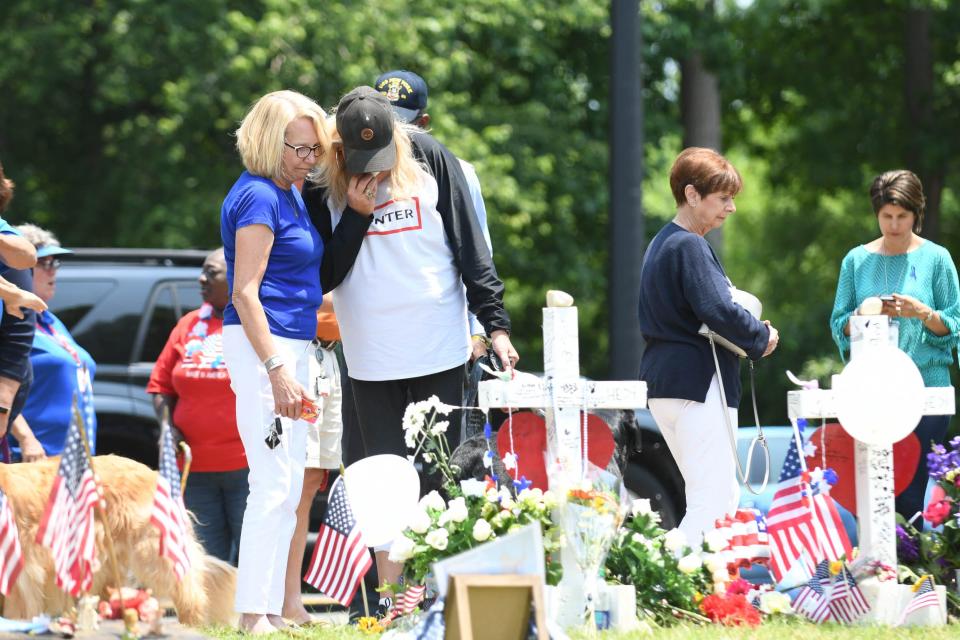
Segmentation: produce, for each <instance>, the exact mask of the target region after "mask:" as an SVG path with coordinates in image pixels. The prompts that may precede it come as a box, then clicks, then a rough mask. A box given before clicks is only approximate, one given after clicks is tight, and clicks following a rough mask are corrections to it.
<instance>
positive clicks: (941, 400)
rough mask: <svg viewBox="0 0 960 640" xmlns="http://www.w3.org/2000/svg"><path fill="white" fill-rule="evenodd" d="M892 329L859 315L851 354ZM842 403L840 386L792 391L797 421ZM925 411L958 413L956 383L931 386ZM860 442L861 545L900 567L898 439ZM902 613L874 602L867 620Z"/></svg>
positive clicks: (891, 337)
mask: <svg viewBox="0 0 960 640" xmlns="http://www.w3.org/2000/svg"><path fill="white" fill-rule="evenodd" d="M891 329H892V328H891V327H890V325H889V322H888V318H887V317H886V316H853V317H852V318H851V323H850V337H851V350H850V357H851V359H853V358H856V357H858V356H859V355H860V354H861V353H864V352H866V351H868V350H869V349H872V348H875V347H876V346H879V345H884V344H891V343H892V344H894V346H895V345H896V342H895V339H896V338H895V332H894V333H892V332H891ZM894 331H895V330H894ZM836 406H837V398H836V393H835V391H834V390H827V389H805V390H802V391H788V392H787V413H788V415H789V417H790V420H791V421H794V420H796V419H797V418H832V417H836V415H837V409H836ZM923 413H924V415H933V416H938V415H953V414H954V413H955V397H954V389H953V387H926V389H925V397H924V409H923ZM921 444H922V443H921ZM855 445H856V446H855V450H854V464H855V467H856V486H857V524H858V525H859V547H860V551H861V553H862V554H864V555H865V556H866V557H868V558H872V559H874V560H879V561H881V562H883V563H885V564H888V565H890V566H891V567H893V568H894V570H896V568H897V533H896V507H895V503H894V490H893V443H892V442H891V443H890V444H889V445H884V446H875V445H869V444H866V443H863V442H860V441H859V440H858V441H855ZM821 446H823V444H821ZM924 447H925V445H924ZM925 454H926V452H925V451H923V452H922V453H921V455H925ZM887 586H888V587H889V590H896V588H898V587H904V586H905V585H897V584H889V585H887ZM907 588H908V589H909V587H907ZM868 597H869V596H868ZM878 597H879V596H878ZM874 604H876V603H874ZM896 614H899V609H898V610H896V611H885V610H882V608H878V607H876V606H874V608H873V610H871V612H870V614H869V615H868V616H867V617H866V620H868V621H873V622H891V621H892V619H890V620H888V618H889V617H890V616H891V615H896Z"/></svg>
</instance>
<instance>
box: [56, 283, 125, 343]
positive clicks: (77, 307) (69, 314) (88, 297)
mask: <svg viewBox="0 0 960 640" xmlns="http://www.w3.org/2000/svg"><path fill="white" fill-rule="evenodd" d="M116 286H117V282H116V280H64V281H62V282H61V283H60V286H58V287H57V293H56V295H55V296H54V297H53V299H52V300H51V301H50V310H51V311H53V312H54V313H55V314H56V315H57V317H58V318H60V321H61V322H63V324H65V325H66V327H67V329H69V330H70V331H73V328H74V327H75V326H76V324H77V323H78V322H80V321H81V320H82V319H83V317H84V316H85V315H87V313H89V312H90V310H91V309H93V307H95V306H96V305H97V303H99V302H100V301H101V300H102V299H103V298H104V297H106V295H107V294H108V293H110V291H111V290H113V289H114V288H115V287H116Z"/></svg>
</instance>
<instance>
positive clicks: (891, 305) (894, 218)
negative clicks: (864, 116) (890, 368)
mask: <svg viewBox="0 0 960 640" xmlns="http://www.w3.org/2000/svg"><path fill="white" fill-rule="evenodd" d="M870 201H871V202H872V204H873V211H874V213H875V214H876V216H877V224H878V225H879V227H880V237H879V238H877V239H876V240H873V241H872V242H869V243H867V244H864V245H860V246H858V247H855V248H854V249H852V250H851V251H850V252H849V253H848V254H847V256H846V257H845V258H844V259H843V264H842V265H841V266H840V281H839V283H838V284H837V296H836V300H835V301H834V304H833V313H832V314H831V316H830V329H831V332H832V334H833V339H834V341H835V342H836V343H837V346H838V347H839V348H840V355H841V356H842V357H844V358H846V357H847V354H848V353H849V351H850V316H851V315H853V314H855V313H856V310H857V308H859V306H860V304H861V303H862V302H863V301H864V300H865V299H866V298H869V297H871V296H882V297H883V298H884V303H883V313H884V314H885V315H887V316H890V317H891V318H893V319H894V320H896V321H897V322H899V331H900V348H901V349H902V350H903V351H904V352H906V354H907V355H909V356H910V357H911V358H912V359H913V362H914V363H915V364H916V365H917V368H919V369H920V374H921V375H922V376H923V382H924V384H925V385H926V386H928V387H947V386H950V371H949V368H950V366H951V365H952V364H953V363H954V356H953V350H954V348H956V346H957V339H958V331H960V285H958V281H957V269H956V267H955V266H954V263H953V258H951V257H950V252H949V251H947V250H946V249H945V248H944V247H941V246H940V245H938V244H936V243H934V242H932V241H930V240H926V239H924V238H922V237H920V235H918V234H919V233H920V230H921V228H922V226H923V212H924V208H925V205H926V200H925V198H924V195H923V185H922V184H921V183H920V179H919V178H918V177H917V176H916V175H915V174H914V173H913V172H911V171H907V170H905V169H899V170H896V171H887V172H886V173H883V174H881V175H879V176H877V177H876V178H875V179H874V181H873V184H872V185H871V187H870ZM949 423H950V418H949V417H948V416H924V417H923V419H921V420H920V423H919V424H918V425H917V428H916V430H915V431H914V433H916V435H917V437H918V438H919V439H920V446H921V447H922V451H923V455H921V456H920V464H919V465H918V466H917V471H916V474H915V475H914V477H913V480H912V482H911V483H910V485H909V486H908V487H907V489H906V490H905V491H904V492H903V493H901V494H900V495H899V496H898V497H897V512H898V513H900V514H901V515H903V516H904V517H906V518H910V517H912V516H913V515H914V514H915V513H916V512H917V511H920V510H922V509H923V497H924V493H925V490H926V486H927V458H926V453H927V451H929V448H930V445H931V443H940V442H942V441H943V439H944V437H945V436H946V433H947V427H948V426H949Z"/></svg>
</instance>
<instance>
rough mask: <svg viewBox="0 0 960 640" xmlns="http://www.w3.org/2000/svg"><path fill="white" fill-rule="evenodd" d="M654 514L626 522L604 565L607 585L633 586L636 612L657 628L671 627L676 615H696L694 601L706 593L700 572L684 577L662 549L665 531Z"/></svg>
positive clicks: (642, 515) (650, 513)
mask: <svg viewBox="0 0 960 640" xmlns="http://www.w3.org/2000/svg"><path fill="white" fill-rule="evenodd" d="M658 523H659V516H658V515H657V514H656V512H648V513H641V514H636V515H634V516H632V517H630V518H628V519H627V520H626V521H625V522H624V523H623V526H622V527H621V529H620V531H619V532H618V533H617V538H616V539H615V540H614V542H613V545H612V547H611V548H610V553H609V554H608V555H607V561H606V565H605V570H606V576H607V581H608V582H617V583H619V584H632V585H634V587H635V588H636V590H637V612H638V613H639V614H640V615H641V616H642V617H644V618H650V619H651V620H652V621H654V622H655V623H657V624H658V625H667V624H673V623H676V622H677V621H678V619H679V618H678V614H682V613H684V612H688V613H693V614H695V615H699V612H698V611H697V606H696V601H697V598H698V597H702V595H703V594H705V593H708V592H709V591H708V587H709V586H710V585H709V583H708V582H707V581H706V580H705V574H704V573H703V572H700V571H696V572H693V573H684V572H683V571H681V570H680V568H679V562H678V559H677V557H676V555H674V553H672V552H671V551H670V550H669V549H667V548H666V546H665V545H664V533H665V532H664V531H663V530H662V529H661V528H660V527H659V526H657V524H658Z"/></svg>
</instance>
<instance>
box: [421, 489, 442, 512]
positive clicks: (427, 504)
mask: <svg viewBox="0 0 960 640" xmlns="http://www.w3.org/2000/svg"><path fill="white" fill-rule="evenodd" d="M420 506H421V507H423V508H424V509H433V510H434V511H443V510H444V509H446V508H447V505H446V504H445V503H444V502H443V498H441V497H440V494H439V493H437V492H436V491H431V492H430V493H428V494H427V495H425V496H423V497H422V498H420Z"/></svg>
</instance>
